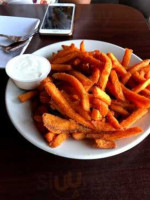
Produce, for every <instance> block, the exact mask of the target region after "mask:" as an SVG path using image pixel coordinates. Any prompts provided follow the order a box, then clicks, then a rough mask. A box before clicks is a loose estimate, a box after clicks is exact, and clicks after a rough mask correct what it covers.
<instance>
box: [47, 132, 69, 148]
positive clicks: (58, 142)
mask: <svg viewBox="0 0 150 200" xmlns="http://www.w3.org/2000/svg"><path fill="white" fill-rule="evenodd" d="M68 138H69V134H67V133H61V134H59V135H57V136H56V137H54V139H53V140H52V142H51V143H50V147H52V148H56V147H58V146H60V145H61V144H62V143H63V142H64V141H65V140H67V139H68Z"/></svg>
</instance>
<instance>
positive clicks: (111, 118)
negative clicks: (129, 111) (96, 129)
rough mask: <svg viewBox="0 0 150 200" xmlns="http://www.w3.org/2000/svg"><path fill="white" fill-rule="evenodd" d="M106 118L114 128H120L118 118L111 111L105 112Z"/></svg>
mask: <svg viewBox="0 0 150 200" xmlns="http://www.w3.org/2000/svg"><path fill="white" fill-rule="evenodd" d="M107 120H108V122H109V123H110V124H111V125H112V126H113V127H114V128H115V129H121V128H122V127H121V125H120V124H119V122H118V120H117V119H116V118H115V117H114V115H113V114H112V112H111V111H109V112H108V114H107Z"/></svg>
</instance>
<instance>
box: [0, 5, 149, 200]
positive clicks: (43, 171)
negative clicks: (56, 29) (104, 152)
mask: <svg viewBox="0 0 150 200" xmlns="http://www.w3.org/2000/svg"><path fill="white" fill-rule="evenodd" d="M45 9H46V6H42V5H39V6H34V5H18V6H15V5H9V6H6V7H3V6H0V14H1V15H12V16H14V15H15V16H26V17H37V18H40V19H41V20H42V17H43V15H44V12H45ZM68 39H94V40H102V41H107V42H111V43H114V44H117V45H120V46H122V47H129V48H132V49H134V52H135V53H136V54H137V55H138V56H140V57H141V58H143V59H145V58H150V31H149V29H148V26H147V24H146V22H145V19H144V17H143V16H142V15H141V14H140V13H139V12H138V11H136V10H134V9H132V8H129V7H125V6H121V5H113V4H110V5H109V4H107V5H104V4H99V5H83V6H81V5H78V6H77V9H76V17H75V27H74V34H73V36H71V37H48V36H39V35H38V34H37V35H36V36H34V38H33V39H32V42H31V43H30V45H29V47H28V49H27V51H26V52H33V51H35V50H37V49H39V48H40V47H43V46H45V45H48V44H51V43H54V42H57V41H63V40H68ZM0 59H2V58H0ZM7 80H8V78H7V76H6V74H5V72H4V70H1V71H0V112H1V115H0V125H1V131H0V133H1V135H0V200H10V199H11V200H14V199H15V200H18V199H22V200H34V199H35V200H41V199H49V200H50V199H62V200H70V199H86V200H93V199H94V200H100V199H101V200H133V199H136V200H141V199H142V200H148V199H149V198H150V189H149V188H150V138H149V137H148V138H146V139H145V140H144V141H143V142H142V143H140V144H139V145H137V146H136V147H134V148H133V149H131V150H129V151H127V152H125V153H122V154H120V155H117V156H114V157H110V158H107V159H100V160H91V161H80V160H71V159H65V158H61V157H57V156H53V155H51V154H49V153H46V152H44V151H42V150H40V149H38V148H36V147H35V146H33V145H32V144H30V143H29V142H27V141H26V140H25V139H24V138H23V137H22V136H21V135H20V134H19V133H18V132H17V130H16V129H15V128H14V127H13V125H12V124H11V122H10V120H9V118H8V116H7V113H6V109H5V103H4V98H5V86H6V83H7Z"/></svg>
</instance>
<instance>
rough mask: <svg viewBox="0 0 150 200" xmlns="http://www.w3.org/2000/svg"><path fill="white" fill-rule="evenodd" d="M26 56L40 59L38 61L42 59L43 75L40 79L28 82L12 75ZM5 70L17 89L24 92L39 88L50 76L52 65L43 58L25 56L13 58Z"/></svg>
mask: <svg viewBox="0 0 150 200" xmlns="http://www.w3.org/2000/svg"><path fill="white" fill-rule="evenodd" d="M26 55H28V56H30V57H31V58H32V59H34V60H35V59H37V58H38V60H39V59H40V60H41V61H42V75H41V76H40V77H37V78H32V79H28V80H21V79H20V77H17V76H15V75H14V74H12V73H11V72H12V70H13V66H14V65H17V64H19V61H20V60H21V59H22V58H23V57H24V56H26ZM5 70H6V73H7V75H8V76H9V77H10V78H11V79H12V80H13V82H14V83H15V84H16V86H17V87H19V88H20V89H24V90H32V89H35V88H37V87H38V85H39V84H40V83H41V81H42V80H44V79H45V78H46V77H47V76H48V74H49V73H50V71H51V64H50V62H49V61H48V60H47V59H46V58H44V57H42V56H36V55H33V54H23V55H19V56H16V57H14V58H12V59H11V60H10V61H9V62H8V63H7V65H6V68H5Z"/></svg>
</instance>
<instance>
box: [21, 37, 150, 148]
mask: <svg viewBox="0 0 150 200" xmlns="http://www.w3.org/2000/svg"><path fill="white" fill-rule="evenodd" d="M132 52H133V50H131V49H126V50H125V54H124V56H123V58H122V60H120V61H119V60H118V59H117V58H116V57H115V52H114V54H113V53H107V54H105V53H103V52H100V51H98V50H95V51H92V52H87V51H86V48H85V46H84V41H82V42H81V45H80V47H79V48H77V47H75V45H74V44H71V45H70V46H66V45H62V49H61V50H60V51H58V52H54V53H53V55H52V56H51V58H50V62H51V65H52V71H51V73H50V74H49V76H48V77H47V78H46V79H45V80H44V81H42V82H41V84H40V85H39V87H38V88H37V90H35V91H30V92H27V93H25V94H21V95H20V96H19V100H20V101H21V102H24V101H26V100H29V99H31V100H32V101H31V102H32V111H33V119H34V121H35V124H36V125H37V128H38V129H39V130H40V132H41V133H42V134H43V137H44V138H45V139H46V141H47V143H48V144H49V146H50V147H52V148H55V147H57V146H59V145H60V144H62V143H63V142H64V141H65V140H67V139H68V138H69V137H72V138H73V139H75V140H85V139H88V140H91V141H92V142H93V147H96V148H104V149H109V148H115V147H116V140H119V139H122V138H126V137H130V136H134V135H137V134H140V133H142V129H141V128H139V127H130V126H131V125H133V124H134V123H135V122H136V121H137V120H139V119H140V118H141V117H143V115H145V114H146V113H147V111H148V108H149V107H150V65H149V64H150V60H149V59H147V60H144V61H142V62H140V63H137V64H136V65H134V66H130V59H131V56H132Z"/></svg>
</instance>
